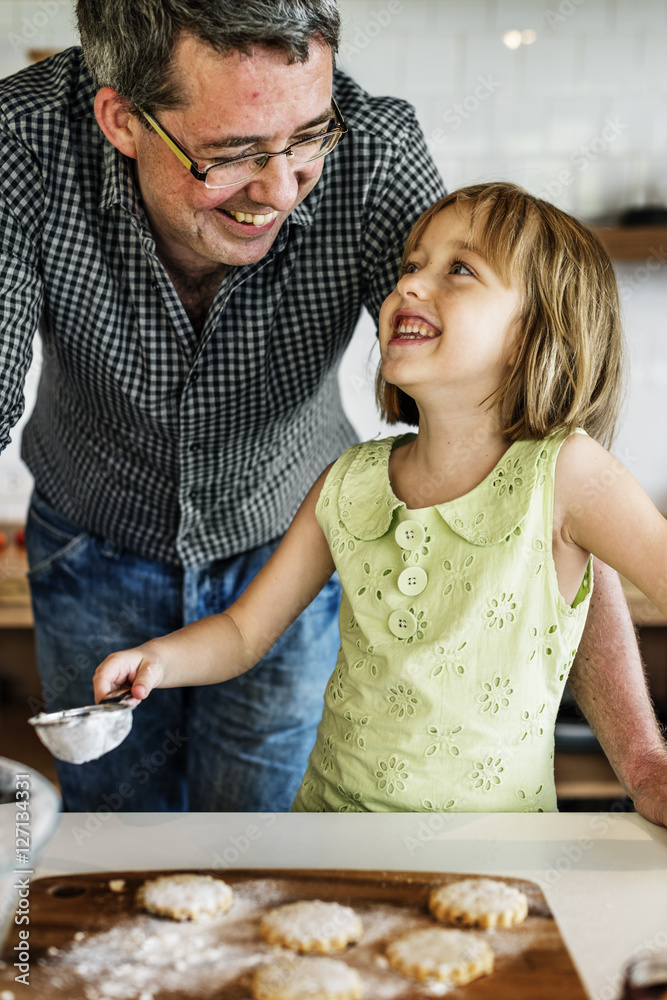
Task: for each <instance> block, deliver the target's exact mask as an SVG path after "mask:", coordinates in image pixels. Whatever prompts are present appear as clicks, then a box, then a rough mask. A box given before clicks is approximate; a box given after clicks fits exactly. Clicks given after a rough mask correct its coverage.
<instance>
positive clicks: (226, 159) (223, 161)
mask: <svg viewBox="0 0 667 1000" xmlns="http://www.w3.org/2000/svg"><path fill="white" fill-rule="evenodd" d="M256 156H257V157H259V156H261V153H240V154H239V155H238V156H221V157H219V159H217V160H214V161H213V163H212V164H211V166H213V167H226V166H228V165H229V164H230V163H238V162H239V161H242V160H250V159H253V158H254V157H256Z"/></svg>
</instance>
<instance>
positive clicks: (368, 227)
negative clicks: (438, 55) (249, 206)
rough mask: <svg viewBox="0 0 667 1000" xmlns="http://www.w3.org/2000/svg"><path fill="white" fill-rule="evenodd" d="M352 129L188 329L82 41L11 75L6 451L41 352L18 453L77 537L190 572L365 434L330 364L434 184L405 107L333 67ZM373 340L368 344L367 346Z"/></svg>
mask: <svg viewBox="0 0 667 1000" xmlns="http://www.w3.org/2000/svg"><path fill="white" fill-rule="evenodd" d="M334 92H335V96H336V100H337V101H338V103H339V105H340V108H341V110H342V112H343V115H344V117H345V119H346V121H347V123H348V126H349V129H350V132H349V134H348V136H347V137H346V138H345V139H344V140H343V142H341V144H340V146H339V147H338V149H337V150H336V151H335V152H334V153H333V154H332V155H331V156H329V157H328V158H327V159H326V160H325V162H324V169H323V172H322V176H321V178H320V180H319V181H318V183H317V185H316V186H315V188H314V189H313V191H312V192H311V193H310V194H309V195H308V197H307V198H306V199H305V200H304V201H303V202H302V203H301V204H300V205H299V206H298V207H297V208H296V209H295V210H294V212H293V213H292V214H291V216H290V217H289V218H288V219H287V221H286V222H285V223H284V224H283V226H282V229H281V230H280V232H279V234H278V236H277V238H276V240H275V242H274V244H273V246H272V248H271V250H270V251H269V253H268V254H267V256H266V257H264V258H263V259H262V260H260V261H259V262H257V263H255V264H250V265H248V266H245V267H234V268H230V269H229V271H228V273H227V274H226V275H225V277H224V279H223V281H222V285H221V287H220V289H219V291H218V293H217V296H216V298H215V301H214V303H213V305H212V306H211V309H210V311H209V314H208V316H207V319H206V324H205V327H204V329H203V331H202V333H201V335H199V336H197V335H196V334H195V332H194V330H193V328H192V325H191V323H190V321H189V319H188V317H187V314H186V312H185V309H184V307H183V305H182V303H181V301H180V299H179V297H178V295H177V294H176V291H175V289H174V286H173V284H172V282H171V280H170V279H169V277H168V275H167V272H166V271H165V269H164V267H163V265H162V264H161V262H160V261H159V260H158V258H157V256H156V249H155V241H154V239H153V236H152V234H151V231H150V229H149V227H148V223H147V220H146V216H145V213H144V210H143V208H142V204H141V199H140V196H139V194H138V192H137V189H136V188H135V185H134V182H133V179H132V175H131V172H130V169H129V166H128V163H127V161H126V160H125V158H124V157H123V156H122V155H121V154H120V153H118V151H117V150H116V149H115V148H114V147H113V146H111V145H110V144H109V143H108V142H107V140H106V139H105V138H104V136H103V134H102V132H101V131H100V129H99V127H98V125H97V122H96V121H95V117H94V115H93V99H94V88H93V85H92V82H91V79H90V76H89V74H88V72H87V70H86V69H85V66H84V64H83V60H82V57H81V52H80V50H79V49H76V48H75V49H69V50H68V51H66V52H64V53H61V54H59V55H57V56H55V57H53V58H51V59H48V60H46V61H45V62H43V63H40V64H39V65H37V66H34V67H31V68H30V69H27V70H24V71H22V72H21V73H19V74H17V75H16V76H14V77H10V78H8V79H7V80H4V81H2V82H1V83H0V161H1V163H0V241H1V249H0V253H1V255H2V257H1V265H0V281H1V282H2V295H1V302H0V310H1V313H0V315H1V322H2V334H1V342H0V447H5V446H6V444H7V442H8V440H9V434H10V429H11V427H12V426H13V425H14V424H15V423H16V421H17V420H18V418H19V417H20V415H21V412H22V410H23V405H24V404H23V384H24V380H25V375H26V372H27V370H28V367H29V365H30V361H31V355H32V346H31V345H32V339H33V336H34V334H35V332H36V331H37V329H41V333H42V339H43V353H44V363H43V367H42V373H41V380H40V384H39V391H38V396H37V403H36V406H35V409H34V412H33V414H32V416H31V419H30V421H29V422H28V424H27V426H26V429H25V432H24V435H23V442H22V455H23V458H24V459H25V461H26V463H27V465H28V466H29V468H30V470H31V471H32V473H33V475H34V477H35V486H36V489H37V490H38V491H39V493H41V494H42V496H43V497H44V498H45V499H46V500H47V501H48V502H49V503H50V504H52V505H53V506H54V507H55V508H56V509H57V510H59V511H60V512H61V513H62V514H63V515H64V516H65V517H67V518H69V519H70V520H72V521H74V522H75V523H77V524H78V525H80V526H81V527H82V528H83V529H85V530H86V531H88V532H90V533H92V534H95V535H98V536H101V537H104V538H107V539H110V540H112V541H114V542H116V543H117V544H119V545H121V546H123V547H124V548H126V549H128V550H130V551H133V552H137V553H139V554H140V555H143V556H146V557H148V558H155V559H160V560H164V561H167V562H171V563H175V564H178V563H181V564H182V565H184V566H194V565H200V564H205V563H207V562H209V561H212V560H214V559H219V558H226V557H228V556H232V555H236V554H238V553H241V552H244V551H246V550H248V549H251V548H255V547H256V546H258V545H261V544H263V543H265V542H267V541H270V540H272V539H275V538H277V537H278V536H279V535H281V534H282V533H283V531H284V530H285V529H286V527H287V525H288V524H289V522H290V519H291V518H292V516H293V514H294V512H295V510H296V508H297V507H298V505H299V503H300V502H301V500H302V499H303V497H304V495H305V494H306V492H307V490H308V489H309V487H310V486H311V485H312V483H313V482H314V480H315V479H316V478H317V476H318V475H319V473H320V472H321V471H322V469H323V468H324V466H325V465H326V464H327V463H328V462H330V461H331V460H332V459H334V458H336V457H337V456H338V455H339V454H340V453H341V452H342V451H343V450H344V449H345V448H346V447H347V446H348V445H349V444H351V443H352V442H353V441H354V439H355V435H354V432H353V430H352V427H351V426H350V424H349V422H348V421H347V419H346V418H345V415H344V413H343V410H342V407H341V401H340V397H339V392H338V385H337V379H336V370H337V367H338V363H339V361H340V358H341V355H342V354H343V352H344V350H345V348H346V346H347V344H348V342H349V340H350V337H351V336H352V333H353V331H354V328H355V325H356V322H357V319H358V317H359V311H360V309H361V306H362V304H365V305H366V306H367V308H368V310H369V311H370V313H371V315H372V316H373V317H374V318H375V319H377V314H378V311H379V308H380V305H381V303H382V300H383V299H384V298H385V296H386V295H387V293H388V292H389V291H390V290H391V288H392V287H393V285H394V283H395V279H396V273H397V264H398V260H399V258H400V252H401V248H402V245H403V243H404V241H405V237H406V235H407V233H408V231H409V229H410V227H411V225H412V223H413V222H414V220H415V218H416V217H417V216H418V215H419V214H420V213H421V212H422V211H423V210H424V209H425V208H426V207H427V206H428V205H430V204H431V203H432V202H433V201H435V200H436V199H437V198H438V197H440V196H441V195H442V194H443V187H442V181H441V179H440V177H439V175H438V173H437V171H436V169H435V167H434V165H433V162H432V160H431V158H430V156H429V154H428V152H427V150H426V146H425V143H424V139H423V136H422V133H421V131H420V129H419V126H418V124H417V122H416V119H415V116H414V112H413V110H412V109H411V108H410V107H409V106H408V105H407V104H406V103H405V102H403V101H399V100H395V99H392V98H385V97H383V98H374V97H370V96H369V95H368V94H366V93H365V92H364V91H363V90H361V89H360V88H359V87H358V86H357V85H356V84H355V83H354V82H353V81H352V80H350V79H349V77H347V76H345V75H344V74H343V73H341V72H336V75H335V86H334ZM370 346H371V345H370V344H369V348H370Z"/></svg>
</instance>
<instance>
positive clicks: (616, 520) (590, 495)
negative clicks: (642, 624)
mask: <svg viewBox="0 0 667 1000" xmlns="http://www.w3.org/2000/svg"><path fill="white" fill-rule="evenodd" d="M558 511H560V518H558V513H557V512H558ZM558 520H560V524H558V523H557V522H558ZM554 530H555V531H559V534H560V537H559V538H558V539H555V541H557V542H559V543H560V544H561V545H562V546H563V547H565V548H570V549H571V548H572V547H578V548H579V549H580V550H584V551H585V552H587V553H588V552H592V553H593V555H595V556H597V557H598V559H601V560H602V562H604V563H607V565H608V566H612V567H613V568H614V569H615V570H617V571H618V572H619V573H622V574H623V575H624V576H626V577H627V578H628V580H631V581H632V583H634V584H635V586H636V587H638V588H639V589H640V590H641V591H642V593H643V594H645V595H646V596H647V597H648V598H649V599H650V600H651V601H653V602H654V603H655V604H656V605H657V606H658V608H660V610H661V611H662V613H663V614H665V615H667V520H665V518H664V517H663V516H662V514H661V513H660V512H659V511H658V510H657V509H656V507H654V505H653V503H652V502H651V500H650V499H649V498H648V496H647V495H646V493H645V492H644V490H643V489H642V487H641V486H640V485H639V483H638V482H637V480H636V479H635V478H634V477H633V476H632V475H631V474H630V473H629V472H628V470H627V469H626V468H625V467H624V466H623V465H621V463H620V462H619V461H617V460H616V459H615V458H614V457H613V455H611V454H610V453H609V452H608V451H607V450H606V449H605V448H603V447H602V446H601V445H599V444H598V443H597V442H596V441H594V440H593V439H592V438H589V437H586V436H585V435H583V434H577V435H574V436H573V437H571V438H568V440H567V441H566V442H565V444H564V445H563V447H562V449H561V452H560V455H559V457H558V463H557V466H556V508H555V512H554Z"/></svg>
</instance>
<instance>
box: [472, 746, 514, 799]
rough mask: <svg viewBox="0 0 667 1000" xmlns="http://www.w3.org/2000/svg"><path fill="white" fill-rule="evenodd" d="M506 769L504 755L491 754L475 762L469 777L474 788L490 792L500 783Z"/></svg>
mask: <svg viewBox="0 0 667 1000" xmlns="http://www.w3.org/2000/svg"><path fill="white" fill-rule="evenodd" d="M504 770H505V768H504V766H503V760H502V757H494V756H493V755H491V754H490V755H489V756H488V757H485V758H484V759H483V760H479V761H477V762H476V763H475V766H474V768H473V770H472V771H471V772H470V774H469V775H468V777H469V778H470V781H471V783H472V787H473V788H474V789H476V790H478V791H481V792H489V791H490V790H491V789H492V788H495V787H496V786H497V785H499V784H500V782H501V781H502V774H503V771H504Z"/></svg>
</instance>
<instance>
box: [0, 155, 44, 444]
mask: <svg viewBox="0 0 667 1000" xmlns="http://www.w3.org/2000/svg"><path fill="white" fill-rule="evenodd" d="M0 140H1V135H0ZM6 153H7V146H5V156H3V160H4V161H5V162H4V164H2V169H3V170H4V171H5V173H4V182H3V185H2V188H1V189H0V451H2V450H3V449H4V448H6V447H7V445H8V444H9V441H10V431H11V429H12V427H13V426H14V425H15V424H16V422H17V421H18V420H19V418H20V416H21V414H22V413H23V409H24V406H25V401H24V397H23V387H24V385H25V379H26V375H27V372H28V369H29V368H30V363H31V361H32V341H33V337H34V335H35V331H36V329H37V327H38V325H39V320H40V317H41V314H42V308H43V305H44V288H43V282H42V277H41V273H40V263H39V250H38V248H36V247H35V243H34V239H31V238H30V237H29V236H28V234H27V231H26V228H25V226H24V225H22V224H21V223H20V222H19V217H23V216H24V215H25V216H26V218H27V217H28V216H30V215H32V212H31V211H30V210H28V211H27V212H26V208H27V206H26V204H25V198H24V196H25V195H26V194H27V192H26V191H25V185H24V184H19V185H17V186H16V187H14V191H16V194H17V197H12V204H11V205H10V196H9V195H8V194H7V193H6V192H7V191H8V190H9V186H8V185H9V184H11V173H9V174H8V173H7V167H8V164H7V155H6ZM29 171H30V164H29V163H28V164H27V165H26V164H25V163H24V172H23V177H24V180H27V178H26V174H27V173H28V172H29ZM39 200H40V196H39V184H38V185H37V187H35V188H33V206H32V208H33V211H34V205H35V203H36V202H38V201H39ZM19 213H20V214H19ZM32 221H34V219H33V220H32Z"/></svg>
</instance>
